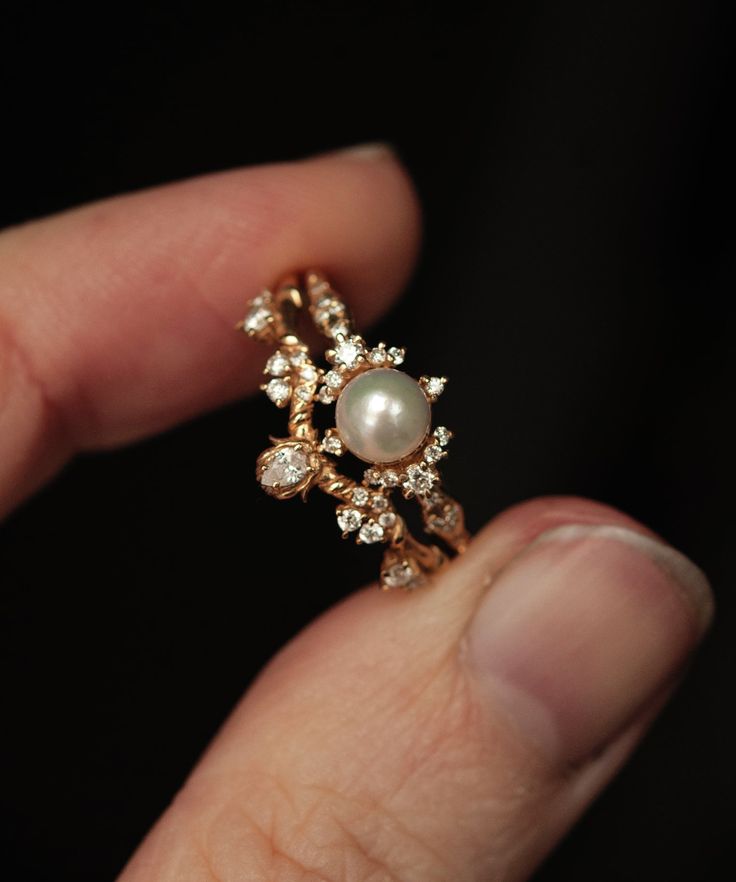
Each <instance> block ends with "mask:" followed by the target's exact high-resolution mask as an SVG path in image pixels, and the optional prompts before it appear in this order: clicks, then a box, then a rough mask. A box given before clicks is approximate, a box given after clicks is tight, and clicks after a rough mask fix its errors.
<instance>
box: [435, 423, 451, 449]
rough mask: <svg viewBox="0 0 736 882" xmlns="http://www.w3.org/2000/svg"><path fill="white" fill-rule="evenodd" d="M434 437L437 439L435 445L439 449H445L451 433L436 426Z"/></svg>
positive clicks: (442, 427)
mask: <svg viewBox="0 0 736 882" xmlns="http://www.w3.org/2000/svg"><path fill="white" fill-rule="evenodd" d="M434 437H435V438H436V439H437V443H438V444H439V445H440V446H441V447H446V446H447V444H448V443H449V441H450V438H452V432H451V431H450V430H449V429H446V428H445V427H444V426H437V428H436V429H435V430H434Z"/></svg>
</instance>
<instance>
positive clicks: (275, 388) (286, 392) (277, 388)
mask: <svg viewBox="0 0 736 882" xmlns="http://www.w3.org/2000/svg"><path fill="white" fill-rule="evenodd" d="M266 395H268V397H269V398H270V399H271V401H273V403H274V404H278V405H281V404H286V402H287V401H288V400H289V396H290V395H291V386H290V384H289V383H288V382H287V381H286V380H282V379H280V378H279V377H276V378H274V379H273V380H269V382H268V383H267V384H266Z"/></svg>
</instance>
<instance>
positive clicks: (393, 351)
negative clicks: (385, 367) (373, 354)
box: [388, 346, 405, 364]
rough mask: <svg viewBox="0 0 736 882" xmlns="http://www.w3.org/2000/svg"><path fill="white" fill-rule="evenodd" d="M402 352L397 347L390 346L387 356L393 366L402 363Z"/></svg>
mask: <svg viewBox="0 0 736 882" xmlns="http://www.w3.org/2000/svg"><path fill="white" fill-rule="evenodd" d="M404 354H405V353H404V350H403V349H399V347H398V346H391V347H390V349H389V350H388V356H389V358H390V359H391V361H392V362H393V363H394V364H401V363H402V362H403V361H404Z"/></svg>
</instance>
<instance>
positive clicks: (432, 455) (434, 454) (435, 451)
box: [424, 444, 445, 462]
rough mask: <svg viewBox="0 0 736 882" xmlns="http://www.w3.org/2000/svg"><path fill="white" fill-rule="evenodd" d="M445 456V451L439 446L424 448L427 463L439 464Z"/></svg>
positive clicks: (433, 445) (431, 445) (432, 445)
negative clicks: (438, 461)
mask: <svg viewBox="0 0 736 882" xmlns="http://www.w3.org/2000/svg"><path fill="white" fill-rule="evenodd" d="M444 455H445V451H444V450H443V449H442V448H441V447H440V446H439V445H438V444H430V445H428V446H427V447H425V448H424V458H425V459H426V460H427V462H437V460H440V459H442V457H443V456H444Z"/></svg>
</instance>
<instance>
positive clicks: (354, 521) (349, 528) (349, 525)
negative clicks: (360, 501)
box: [337, 508, 363, 533]
mask: <svg viewBox="0 0 736 882" xmlns="http://www.w3.org/2000/svg"><path fill="white" fill-rule="evenodd" d="M362 521H363V515H362V514H361V513H360V512H359V511H358V510H357V509H354V508H342V509H340V510H339V511H338V512H337V526H338V527H339V528H340V529H341V530H342V531H343V533H352V532H353V531H354V530H357V529H358V527H360V525H361V522H362Z"/></svg>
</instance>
